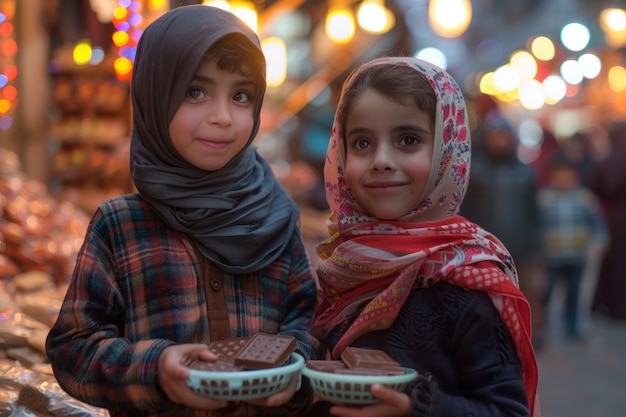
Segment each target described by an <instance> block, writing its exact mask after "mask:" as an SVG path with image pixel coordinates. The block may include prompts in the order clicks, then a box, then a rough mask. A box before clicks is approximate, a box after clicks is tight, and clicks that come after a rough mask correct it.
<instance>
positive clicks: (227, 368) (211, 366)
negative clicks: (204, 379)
mask: <svg viewBox="0 0 626 417" xmlns="http://www.w3.org/2000/svg"><path fill="white" fill-rule="evenodd" d="M189 368H191V369H196V370H198V371H208V372H237V371H243V366H237V365H235V364H234V363H233V361H232V360H227V359H218V360H216V361H215V362H208V361H193V362H192V363H190V364H189Z"/></svg>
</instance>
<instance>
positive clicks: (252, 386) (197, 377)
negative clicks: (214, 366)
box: [187, 352, 304, 401]
mask: <svg viewBox="0 0 626 417" xmlns="http://www.w3.org/2000/svg"><path fill="white" fill-rule="evenodd" d="M303 368H304V357H303V356H302V355H300V354H298V353H296V352H293V353H292V354H291V356H290V358H289V359H288V360H287V362H286V363H285V364H283V365H282V366H278V367H276V368H268V369H258V370H249V371H236V372H210V371H200V370H197V369H190V370H189V378H188V379H187V386H189V387H190V388H191V389H192V390H193V391H194V392H196V393H197V394H201V395H205V396H207V397H211V398H219V399H223V400H227V401H243V400H252V399H256V398H265V397H269V396H270V395H273V394H276V393H277V392H280V391H282V390H284V389H285V388H286V387H287V385H288V384H289V381H290V380H291V377H292V375H294V374H296V373H297V374H298V378H301V374H300V371H301V370H302V369H303ZM299 387H300V379H298V388H299Z"/></svg>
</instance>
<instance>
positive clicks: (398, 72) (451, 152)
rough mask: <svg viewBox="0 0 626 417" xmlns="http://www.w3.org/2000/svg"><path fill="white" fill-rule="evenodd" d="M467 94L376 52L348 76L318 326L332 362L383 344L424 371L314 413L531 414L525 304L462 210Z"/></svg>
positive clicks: (426, 70)
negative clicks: (400, 388) (400, 385)
mask: <svg viewBox="0 0 626 417" xmlns="http://www.w3.org/2000/svg"><path fill="white" fill-rule="evenodd" d="M469 169H470V133H469V126H468V121H467V117H466V109H465V100H464V97H463V94H462V93H461V90H460V89H459V87H458V85H457V84H456V82H455V81H454V79H452V78H451V77H450V75H449V74H447V73H446V72H445V71H443V70H441V69H440V68H438V67H436V66H434V65H432V64H429V63H427V62H424V61H421V60H418V59H414V58H408V57H403V58H379V59H375V60H373V61H371V62H369V63H366V64H364V65H363V66H361V67H360V68H359V69H357V70H356V71H355V72H354V73H353V74H352V75H351V76H350V77H349V78H348V80H347V81H346V83H345V85H344V88H343V91H342V95H341V98H340V102H339V106H338V109H337V113H336V116H335V121H334V125H333V129H332V133H331V138H330V143H329V146H328V152H327V158H326V164H325V168H324V176H325V185H326V195H327V200H328V203H329V205H330V208H331V212H332V214H331V218H330V221H329V232H330V238H329V239H328V240H326V241H324V242H322V243H321V244H320V245H319V247H318V253H319V254H320V256H321V259H322V261H321V263H320V265H319V267H318V269H317V273H318V277H319V285H320V292H319V300H318V307H317V312H316V318H315V320H314V324H313V331H314V334H316V336H317V337H318V338H319V339H320V340H321V341H322V342H323V343H324V344H325V346H326V349H327V355H328V357H330V358H333V359H337V358H339V357H340V355H341V353H342V352H343V350H344V349H345V348H346V347H347V346H358V347H367V348H374V349H382V350H384V351H385V352H387V353H388V354H389V355H390V356H392V357H393V358H394V359H395V360H396V361H398V362H399V363H400V364H401V365H403V366H405V367H409V368H413V369H416V370H417V371H418V373H419V374H420V376H419V377H418V379H417V380H416V381H415V383H413V384H411V385H410V386H409V387H408V389H407V390H406V391H405V392H396V391H394V390H391V389H389V388H385V387H383V386H381V385H376V384H375V385H373V386H372V388H371V389H372V393H373V394H374V395H375V396H376V397H378V398H379V399H380V400H381V401H380V402H379V403H378V404H375V405H371V406H365V407H351V406H346V405H333V406H330V405H329V404H328V403H326V402H325V401H319V402H317V403H316V404H315V409H314V412H313V413H312V414H311V415H315V416H322V415H324V414H325V413H328V414H331V415H336V416H344V417H356V416H358V417H366V416H384V417H391V416H412V417H413V416H452V415H455V416H466V415H473V416H481V417H486V416H508V417H511V416H520V417H521V416H533V417H538V416H539V408H538V405H537V404H538V401H537V397H536V391H537V380H538V376H537V366H536V361H535V355H534V351H533V348H532V345H531V342H530V309H529V307H528V303H527V301H526V299H525V298H524V295H523V294H522V292H521V291H520V290H519V288H518V282H517V274H516V270H515V267H514V264H513V260H512V259H511V257H510V255H509V253H508V251H507V250H506V248H505V247H504V246H503V245H502V244H501V243H500V241H499V240H498V239H497V238H496V237H495V236H493V235H492V234H490V233H489V232H487V231H485V230H484V229H482V228H481V227H480V226H478V225H476V224H474V223H472V222H470V221H468V220H467V219H465V218H463V217H461V216H459V215H458V214H457V213H458V210H459V206H460V204H461V202H462V200H463V196H464V194H465V189H466V186H467V182H468V175H469Z"/></svg>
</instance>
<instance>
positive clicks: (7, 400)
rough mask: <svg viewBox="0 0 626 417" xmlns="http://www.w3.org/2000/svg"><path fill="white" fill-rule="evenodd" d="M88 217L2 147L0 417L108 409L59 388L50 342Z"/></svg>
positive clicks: (67, 415)
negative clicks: (29, 174)
mask: <svg viewBox="0 0 626 417" xmlns="http://www.w3.org/2000/svg"><path fill="white" fill-rule="evenodd" d="M88 222H89V218H88V216H87V215H86V214H85V213H84V212H83V211H81V210H80V209H78V208H77V207H76V206H74V205H72V204H70V203H61V202H58V201H57V200H56V199H55V198H54V197H52V196H51V195H50V194H49V193H48V192H47V189H46V187H45V186H44V185H43V184H42V183H40V182H38V181H35V180H32V179H29V178H27V177H26V176H25V175H24V173H23V172H22V171H21V169H20V161H19V159H18V157H17V155H15V154H14V153H12V152H9V151H6V150H2V149H0V415H11V416H12V415H23V416H32V415H37V416H57V417H78V416H107V415H108V413H107V412H106V411H103V410H101V409H98V408H94V407H91V406H89V405H87V404H84V403H81V402H78V401H76V400H74V399H72V398H71V397H70V396H69V395H67V394H66V393H65V392H64V391H63V390H62V389H61V388H60V387H59V385H58V383H57V382H56V379H55V378H54V376H53V374H52V369H51V367H50V363H49V362H48V359H47V357H46V355H45V346H44V344H45V340H46V337H47V335H48V332H49V331H50V326H51V325H52V324H53V323H54V321H55V320H56V317H57V316H58V313H59V309H60V308H61V302H62V300H63V297H64V295H65V292H66V291H67V285H68V284H69V281H70V277H71V273H72V270H73V266H74V262H75V261H76V256H77V254H78V250H79V249H80V246H81V244H82V242H83V239H84V234H85V230H86V228H87V225H88Z"/></svg>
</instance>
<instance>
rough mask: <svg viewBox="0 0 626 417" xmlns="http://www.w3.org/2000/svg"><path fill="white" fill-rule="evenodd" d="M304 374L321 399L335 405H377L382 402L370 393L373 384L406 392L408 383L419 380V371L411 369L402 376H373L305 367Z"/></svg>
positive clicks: (405, 369)
mask: <svg viewBox="0 0 626 417" xmlns="http://www.w3.org/2000/svg"><path fill="white" fill-rule="evenodd" d="M302 374H303V375H304V376H306V377H307V378H309V381H310V382H311V387H312V388H313V391H315V392H316V393H317V395H318V396H319V397H320V398H322V399H325V400H326V401H330V402H332V403H335V404H376V403H378V402H380V400H379V399H378V398H376V397H374V396H373V395H372V393H371V392H370V387H371V385H372V384H382V385H387V386H389V387H391V388H393V389H395V390H396V391H404V389H405V388H406V386H407V385H408V383H409V382H411V381H413V380H414V379H415V378H417V371H416V370H414V369H411V368H404V374H401V375H387V376H379V375H376V376H373V375H345V374H336V373H333V372H322V371H316V370H313V369H310V368H307V367H306V366H305V367H304V368H303V369H302Z"/></svg>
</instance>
